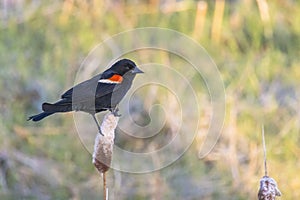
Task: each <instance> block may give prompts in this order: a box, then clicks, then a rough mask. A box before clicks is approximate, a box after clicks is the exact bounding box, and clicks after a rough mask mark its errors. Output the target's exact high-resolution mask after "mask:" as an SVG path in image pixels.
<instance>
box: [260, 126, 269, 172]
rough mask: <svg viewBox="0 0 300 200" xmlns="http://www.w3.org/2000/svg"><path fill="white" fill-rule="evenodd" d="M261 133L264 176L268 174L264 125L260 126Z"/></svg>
mask: <svg viewBox="0 0 300 200" xmlns="http://www.w3.org/2000/svg"><path fill="white" fill-rule="evenodd" d="M261 134H262V143H263V148H264V166H265V176H268V168H267V148H266V142H265V129H264V125H262V127H261Z"/></svg>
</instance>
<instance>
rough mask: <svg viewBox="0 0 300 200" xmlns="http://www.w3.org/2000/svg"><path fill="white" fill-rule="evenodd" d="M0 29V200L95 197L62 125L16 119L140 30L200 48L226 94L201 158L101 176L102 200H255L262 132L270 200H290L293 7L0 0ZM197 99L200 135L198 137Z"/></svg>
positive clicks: (299, 49)
mask: <svg viewBox="0 0 300 200" xmlns="http://www.w3.org/2000/svg"><path fill="white" fill-rule="evenodd" d="M0 25H1V30H0V31H1V32H0V41H1V42H0V76H1V78H0V91H1V92H0V110H1V115H0V119H1V120H0V145H1V146H0V198H1V199H101V198H102V189H101V187H102V182H101V179H100V176H99V174H98V173H97V171H96V170H95V169H94V166H93V165H92V162H91V155H90V154H89V153H88V152H87V151H86V150H85V148H84V147H83V145H82V144H81V143H80V140H79V138H78V137H77V135H76V129H75V127H74V124H73V118H72V115H71V114H66V115H57V116H56V117H51V118H48V119H47V120H44V121H42V122H40V123H32V122H27V121H26V118H27V117H28V116H30V115H31V114H35V113H37V112H39V111H40V105H41V103H42V102H44V101H46V100H48V101H50V102H51V100H52V101H55V100H56V99H57V98H58V97H59V95H60V94H61V93H62V92H63V91H65V90H66V89H68V88H69V87H71V86H72V85H73V83H74V79H75V76H76V72H77V70H78V68H79V66H80V64H81V63H82V62H83V60H84V58H85V57H86V56H87V55H88V53H89V52H90V50H91V49H92V48H93V47H95V45H97V44H98V43H99V42H101V41H103V40H104V39H105V38H107V37H109V36H111V35H114V34H117V33H119V32H122V31H125V30H129V29H132V28H136V27H147V26H154V27H162V28H169V29H174V30H177V31H179V32H182V33H184V34H186V35H188V36H190V37H192V38H193V39H194V40H196V41H198V42H199V43H200V44H201V45H202V46H204V47H205V48H206V50H207V51H208V53H209V54H210V55H211V57H212V58H213V59H214V61H215V62H216V64H217V66H218V68H219V70H220V72H221V75H222V78H223V81H224V86H225V89H226V113H227V114H226V119H225V124H224V128H223V130H222V135H221V138H220V140H219V141H218V144H217V145H216V147H215V148H214V150H213V151H212V152H211V154H209V155H208V156H207V157H205V158H204V159H199V158H198V157H197V154H198V153H197V152H198V151H199V148H200V145H199V144H200V143H201V142H199V141H201V137H197V138H196V140H195V142H194V143H193V145H192V146H191V148H190V149H189V150H188V151H187V152H186V153H185V154H184V156H183V157H181V158H180V159H179V160H178V161H176V162H175V163H173V164H172V165H171V166H169V167H167V168H164V169H163V170H161V171H157V172H153V173H148V174H140V175H137V174H127V173H121V172H117V171H114V170H110V171H109V173H108V182H109V185H110V191H109V193H110V198H111V199H256V195H257V191H258V187H259V180H260V178H261V177H262V176H263V174H264V172H263V152H262V144H261V134H260V133H261V125H262V124H264V126H265V132H266V144H267V149H268V166H269V175H270V176H271V177H273V178H274V179H275V180H276V181H277V183H278V185H279V189H280V190H281V192H282V194H283V197H282V199H298V198H300V179H299V175H298V174H299V171H300V158H299V157H300V137H299V126H300V121H299V119H300V110H299V98H300V90H299V80H300V2H299V1H297V0H272V1H270V0H256V1H254V0H231V1H223V0H218V1H175V0H165V1H158V0H149V1H136V0H132V1H130V0H128V1H118V0H115V1H102V0H91V1H86V0H66V1H40V0H34V1H18V0H2V1H1V2H0ZM183 48H185V47H183ZM157 56H158V58H157V59H158V60H159V59H161V58H160V57H161V56H165V55H161V54H159V55H157ZM138 63H143V59H142V58H141V59H140V60H138ZM166 76H167V75H166ZM201 84H202V83H201ZM161 93H162V94H161V95H163V92H161ZM158 95H160V91H158ZM206 98H207V97H203V102H201V104H202V106H203V107H207V111H205V112H203V113H202V114H201V117H202V121H201V126H200V129H207V128H208V123H207V118H209V116H210V113H209V106H210V104H209V102H208V101H207V100H206ZM206 103H207V105H206ZM126 145H128V146H130V145H134V144H131V143H130V141H127V143H126Z"/></svg>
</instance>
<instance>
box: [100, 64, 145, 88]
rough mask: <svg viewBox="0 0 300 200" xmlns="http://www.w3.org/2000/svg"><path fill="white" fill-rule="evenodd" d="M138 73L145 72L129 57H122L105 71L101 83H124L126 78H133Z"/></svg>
mask: <svg viewBox="0 0 300 200" xmlns="http://www.w3.org/2000/svg"><path fill="white" fill-rule="evenodd" d="M138 73H144V72H143V71H142V70H140V69H139V68H138V67H137V66H136V64H135V63H134V62H133V61H131V60H129V59H122V60H119V61H117V62H116V63H114V64H113V65H112V66H111V68H109V69H107V70H106V71H104V72H103V73H102V75H101V78H100V80H99V82H100V83H112V84H118V83H122V81H123V80H124V79H132V80H133V78H134V77H135V75H136V74H138Z"/></svg>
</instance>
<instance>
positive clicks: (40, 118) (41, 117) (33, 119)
mask: <svg viewBox="0 0 300 200" xmlns="http://www.w3.org/2000/svg"><path fill="white" fill-rule="evenodd" d="M52 114H54V112H50V113H49V112H42V113H40V114H37V115H33V116H31V117H29V118H28V119H27V121H29V120H32V121H34V122H36V121H40V120H42V119H44V118H45V117H48V116H49V115H52Z"/></svg>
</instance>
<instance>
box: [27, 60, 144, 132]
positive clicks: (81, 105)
mask: <svg viewBox="0 0 300 200" xmlns="http://www.w3.org/2000/svg"><path fill="white" fill-rule="evenodd" d="M137 73H143V72H142V71H141V70H140V69H139V68H138V67H137V66H136V65H135V63H134V62H133V61H131V60H129V59H122V60H119V61H117V62H116V63H115V64H113V65H112V67H111V68H109V69H107V70H106V71H104V72H103V73H102V74H98V75H97V76H95V77H93V78H91V79H89V80H86V81H84V82H82V83H79V84H78V85H75V86H74V87H73V88H71V89H69V90H68V91H66V92H65V93H64V94H63V95H61V100H59V101H58V102H56V103H54V104H50V103H43V105H42V109H43V111H44V112H42V113H40V114H37V115H34V116H31V117H29V118H28V120H32V121H40V120H42V119H43V118H45V117H47V116H49V115H52V114H54V113H60V112H70V111H83V112H87V113H90V114H91V115H92V116H93V119H94V120H95V122H96V124H97V126H98V129H99V132H100V133H101V131H100V126H99V124H98V121H97V119H96V117H95V114H96V113H98V112H101V111H105V110H110V111H112V112H114V111H115V110H116V107H117V105H118V104H119V102H120V101H121V100H122V99H123V97H124V96H125V94H126V93H127V91H128V90H129V88H130V87H131V84H132V81H133V79H134V77H135V75H136V74H137Z"/></svg>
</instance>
